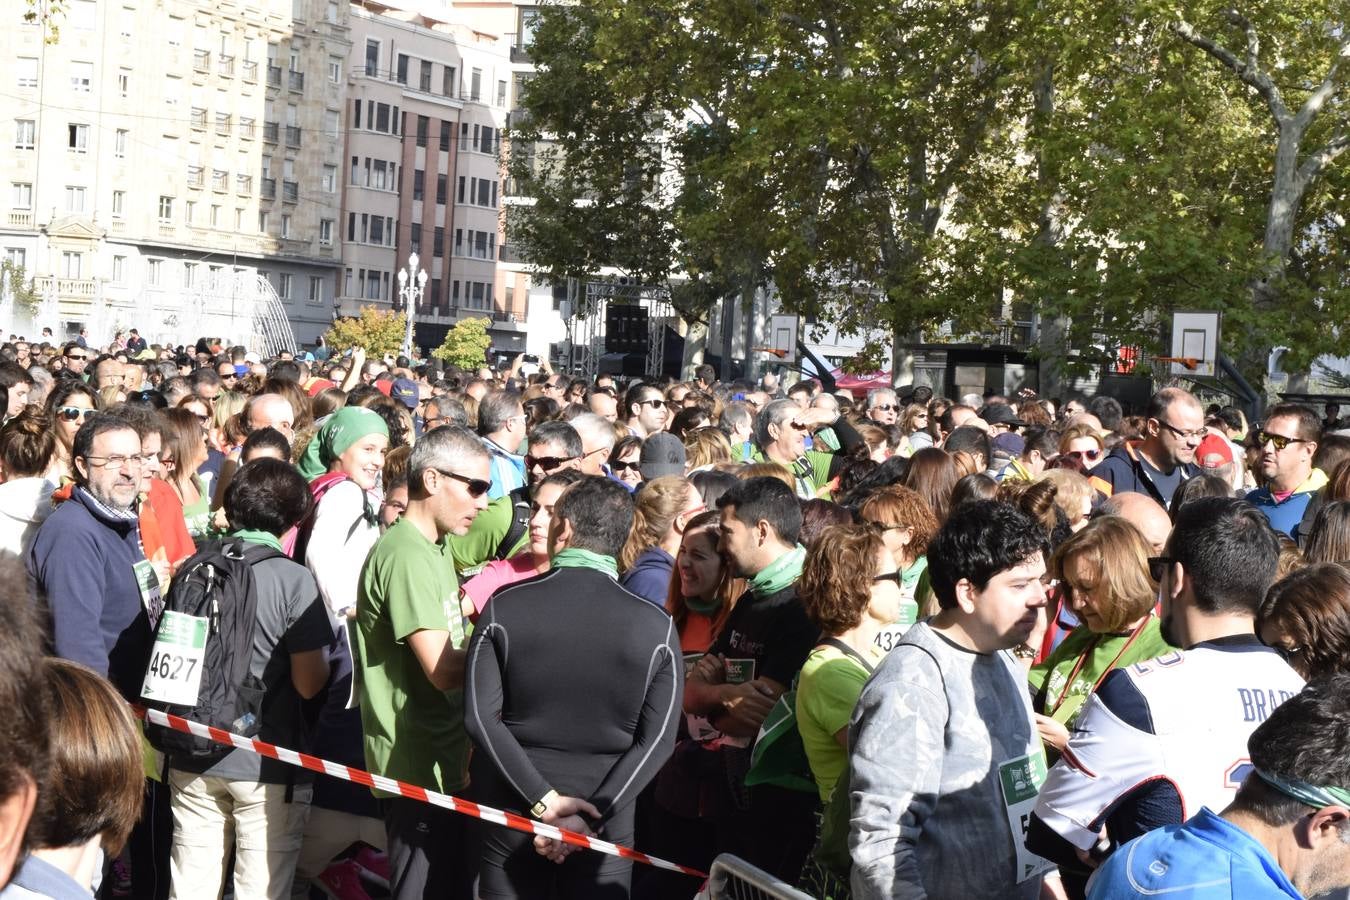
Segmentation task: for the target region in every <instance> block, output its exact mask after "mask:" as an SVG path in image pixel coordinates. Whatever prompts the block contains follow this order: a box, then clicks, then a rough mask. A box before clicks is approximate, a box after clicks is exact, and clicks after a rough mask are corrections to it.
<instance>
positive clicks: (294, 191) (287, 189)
mask: <svg viewBox="0 0 1350 900" xmlns="http://www.w3.org/2000/svg"><path fill="white" fill-rule="evenodd" d="M281 199H282V200H284V201H286V202H287V203H297V202H299V200H300V185H299V184H298V183H297V182H294V181H283V182H282V183H281Z"/></svg>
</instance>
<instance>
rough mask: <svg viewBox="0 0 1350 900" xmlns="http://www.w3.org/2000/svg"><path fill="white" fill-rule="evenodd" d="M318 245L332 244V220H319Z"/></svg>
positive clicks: (328, 245) (329, 245) (327, 245)
mask: <svg viewBox="0 0 1350 900" xmlns="http://www.w3.org/2000/svg"><path fill="white" fill-rule="evenodd" d="M319 245H320V246H323V247H331V246H333V220H332V219H320V220H319Z"/></svg>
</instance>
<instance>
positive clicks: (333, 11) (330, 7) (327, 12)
mask: <svg viewBox="0 0 1350 900" xmlns="http://www.w3.org/2000/svg"><path fill="white" fill-rule="evenodd" d="M323 20H324V21H325V22H327V23H328V24H329V25H336V24H338V5H337V3H335V2H333V0H328V3H327V4H325V6H324V11H323Z"/></svg>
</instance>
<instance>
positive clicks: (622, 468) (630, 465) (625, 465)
mask: <svg viewBox="0 0 1350 900" xmlns="http://www.w3.org/2000/svg"><path fill="white" fill-rule="evenodd" d="M640 465H641V463H635V462H624V461H623V460H621V459H620V460H615V461H614V462H612V463H610V464H609V467H610V469H611V470H612V471H614V472H627V471H628V470H629V469H632V470H633V471H634V472H636V471H638V467H639V466H640Z"/></svg>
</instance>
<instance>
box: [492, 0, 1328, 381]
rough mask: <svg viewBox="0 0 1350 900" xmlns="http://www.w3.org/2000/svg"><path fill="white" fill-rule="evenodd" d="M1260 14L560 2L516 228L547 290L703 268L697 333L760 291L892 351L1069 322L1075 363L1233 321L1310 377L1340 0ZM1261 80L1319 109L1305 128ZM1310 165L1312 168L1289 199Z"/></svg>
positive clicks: (524, 134)
mask: <svg viewBox="0 0 1350 900" xmlns="http://www.w3.org/2000/svg"><path fill="white" fill-rule="evenodd" d="M1247 15H1248V16H1250V20H1248V19H1243V18H1242V17H1241V16H1240V15H1237V14H1236V13H1234V12H1232V11H1231V10H1230V5H1229V4H1226V3H1220V2H1218V0H1185V2H1183V0H1128V2H1127V0H1100V2H1092V3H1086V2H1083V0H980V2H974V0H915V2H907V3H901V4H883V5H877V4H869V3H860V2H856V0H846V2H843V3H830V4H821V3H808V2H805V0H754V2H751V0H638V2H633V0H588V2H587V3H586V4H584V5H562V4H550V5H547V6H545V7H544V9H543V13H542V15H541V20H540V25H539V29H538V31H537V33H536V40H535V44H534V45H533V47H532V49H531V52H532V54H533V57H534V59H535V61H536V62H537V63H538V65H539V73H538V74H537V75H536V76H535V77H534V78H533V80H532V81H531V82H530V84H529V87H528V89H527V91H526V94H525V97H524V107H525V110H524V112H525V117H524V119H523V120H521V119H519V118H517V120H516V121H514V122H513V128H512V137H513V140H515V141H516V144H515V146H516V147H517V150H516V151H513V153H514V156H513V159H512V160H511V172H512V175H513V177H514V178H515V179H516V180H517V181H518V182H519V183H520V185H521V188H522V190H521V193H523V194H526V195H529V196H534V197H537V198H538V202H537V203H536V204H535V205H533V206H521V207H517V208H513V211H512V218H510V219H509V220H508V231H509V234H510V235H511V239H512V240H513V241H516V242H517V243H519V244H520V246H521V248H522V250H523V252H524V253H525V256H526V258H528V259H530V260H531V261H533V262H534V263H535V264H536V265H537V266H538V267H539V269H540V270H541V271H542V272H544V273H545V274H547V275H549V276H552V277H555V278H561V277H582V278H584V277H593V274H594V273H595V272H597V271H598V270H599V269H601V268H602V267H604V266H616V267H617V268H619V269H620V270H621V271H624V272H626V273H628V274H630V275H633V276H635V277H637V278H639V279H640V280H644V281H665V280H669V279H675V278H677V276H678V278H687V279H688V282H687V284H685V285H684V286H683V287H681V288H680V289H679V290H678V291H676V292H675V296H676V301H677V304H678V305H679V306H678V308H679V309H680V310H681V312H682V313H683V314H685V315H686V318H690V317H695V318H697V317H700V316H703V315H705V314H706V310H707V309H708V308H710V306H711V305H712V304H713V303H715V302H716V301H717V299H718V298H720V297H724V296H729V295H732V294H737V293H740V294H742V295H744V294H745V293H746V292H748V290H750V289H751V288H753V287H755V286H758V285H772V287H773V288H774V289H775V290H776V292H777V293H778V296H779V298H780V299H781V300H782V302H783V303H784V304H785V305H786V306H787V307H788V308H789V309H791V310H792V311H795V312H798V313H801V314H803V315H805V316H807V317H809V318H812V319H814V320H815V321H820V322H829V323H830V324H832V325H836V326H838V327H839V328H840V329H841V330H842V331H844V332H845V333H849V332H852V333H862V332H865V331H867V330H870V329H875V328H878V327H881V328H884V329H886V331H887V332H889V333H890V334H891V335H893V336H894V337H895V338H896V339H897V341H912V340H916V339H918V338H919V337H920V336H921V335H923V334H924V333H927V334H929V335H931V334H933V333H934V331H935V330H936V329H937V328H938V327H939V326H943V327H949V328H950V331H951V332H952V333H954V334H958V335H974V336H979V335H987V334H990V333H992V332H994V331H996V330H997V327H998V325H999V323H1000V320H1003V319H1005V318H1015V319H1028V318H1031V317H1032V315H1033V313H1038V314H1039V315H1040V316H1041V317H1042V318H1043V319H1054V320H1056V321H1059V322H1063V323H1065V326H1066V328H1065V338H1064V345H1063V346H1058V347H1045V348H1043V349H1044V350H1045V351H1046V352H1047V353H1050V354H1054V355H1056V356H1058V357H1060V358H1061V363H1060V365H1061V366H1062V367H1065V368H1070V369H1072V368H1075V367H1076V368H1078V369H1080V370H1081V369H1089V368H1094V367H1096V366H1097V365H1099V364H1100V362H1101V361H1102V360H1104V359H1107V358H1109V357H1110V356H1111V355H1112V354H1113V353H1114V351H1115V350H1116V349H1117V348H1119V347H1121V346H1124V345H1130V346H1137V347H1140V348H1141V349H1142V350H1143V352H1144V354H1145V356H1147V355H1149V354H1158V353H1161V352H1162V351H1163V349H1164V343H1165V341H1166V340H1167V337H1168V334H1169V333H1170V324H1169V316H1170V314H1171V312H1173V311H1174V310H1178V309H1218V310H1220V311H1221V312H1222V313H1223V315H1224V333H1223V338H1224V345H1225V346H1224V350H1225V352H1227V353H1228V355H1230V356H1234V357H1237V358H1240V359H1245V360H1246V361H1248V362H1249V363H1250V362H1251V361H1253V360H1259V359H1260V358H1262V357H1263V355H1264V351H1265V350H1266V349H1268V348H1269V347H1270V346H1272V345H1286V346H1290V347H1292V348H1294V349H1293V350H1291V353H1292V357H1291V359H1293V360H1294V361H1295V363H1296V364H1306V363H1307V362H1308V361H1309V360H1311V359H1312V358H1313V357H1315V356H1316V355H1318V354H1319V353H1323V352H1326V351H1328V350H1332V349H1335V346H1336V342H1337V335H1336V333H1335V330H1334V329H1330V328H1316V327H1310V323H1312V322H1315V321H1319V320H1321V321H1332V322H1340V321H1344V320H1345V319H1346V318H1350V283H1347V280H1346V278H1345V275H1344V273H1345V272H1346V271H1347V268H1350V266H1348V265H1347V264H1348V263H1350V259H1347V253H1348V252H1350V247H1348V246H1347V241H1348V240H1350V235H1347V234H1346V225H1345V221H1344V219H1343V218H1342V214H1341V211H1342V210H1344V208H1345V200H1346V196H1347V193H1348V192H1350V176H1348V175H1347V173H1346V171H1345V167H1344V166H1343V165H1340V166H1338V165H1335V164H1334V163H1335V160H1336V156H1337V154H1339V153H1340V151H1341V150H1342V149H1345V148H1346V147H1347V146H1350V137H1347V133H1348V131H1350V102H1347V99H1350V98H1347V96H1346V94H1347V88H1346V85H1345V80H1346V78H1345V74H1344V73H1343V72H1341V71H1340V69H1339V67H1338V66H1337V61H1338V60H1340V59H1341V58H1342V57H1343V56H1345V55H1350V47H1346V46H1343V44H1344V42H1345V40H1346V34H1347V27H1346V26H1347V23H1346V21H1345V10H1344V6H1343V4H1339V3H1332V2H1330V0H1290V2H1286V3H1282V4H1264V5H1259V8H1257V9H1253V10H1251V11H1249V12H1247ZM1310 23H1314V24H1310ZM1188 29H1189V30H1188ZM1194 34H1199V35H1202V36H1204V37H1205V38H1206V39H1208V40H1210V41H1211V42H1213V45H1214V46H1220V47H1222V48H1227V49H1228V50H1230V51H1231V52H1232V53H1233V54H1234V55H1235V58H1236V59H1237V60H1238V61H1239V66H1238V69H1240V70H1241V71H1236V70H1235V69H1234V67H1232V66H1229V65H1226V64H1225V63H1224V62H1223V60H1222V58H1221V54H1220V55H1216V54H1215V53H1214V52H1210V51H1209V50H1207V49H1205V46H1204V45H1203V44H1202V43H1200V42H1197V41H1196V40H1195V39H1194V38H1193V36H1192V35H1194ZM1249 47H1251V48H1254V49H1253V51H1252V57H1251V59H1248V58H1247V55H1248V52H1249ZM1252 73H1264V74H1265V75H1266V76H1268V77H1269V80H1270V81H1271V83H1273V84H1275V85H1276V86H1277V87H1278V90H1279V92H1280V94H1281V96H1282V98H1283V103H1284V105H1285V107H1287V109H1288V111H1289V112H1290V114H1291V117H1292V114H1294V113H1299V111H1300V110H1303V114H1302V115H1301V116H1300V122H1301V124H1300V126H1299V127H1300V128H1301V129H1302V130H1301V131H1299V133H1297V134H1295V133H1294V132H1293V131H1291V128H1290V126H1289V124H1288V123H1285V124H1281V121H1280V119H1279V116H1277V115H1276V114H1275V107H1274V106H1273V104H1272V103H1271V101H1270V99H1269V97H1268V96H1266V94H1265V93H1263V92H1262V91H1261V90H1258V89H1257V88H1256V87H1255V86H1254V85H1253V80H1254V79H1255V76H1254V75H1253V74H1252ZM1319 93H1320V94H1321V95H1322V100H1321V101H1320V102H1316V103H1313V102H1312V101H1313V99H1314V98H1316V97H1318V96H1319ZM544 138H548V139H549V142H548V143H536V144H534V145H533V149H532V150H530V149H529V142H531V141H543V139H544ZM1281 147H1283V148H1284V151H1285V154H1284V156H1279V155H1278V154H1277V151H1278V150H1279V149H1280V148H1281ZM1291 160H1292V165H1293V166H1295V167H1298V166H1305V168H1306V167H1308V166H1311V167H1313V168H1312V169H1310V170H1309V174H1308V177H1306V178H1303V179H1301V180H1300V181H1298V182H1297V183H1295V184H1293V185H1292V189H1291V184H1290V183H1288V179H1287V177H1286V176H1287V175H1288V173H1289V171H1290V161H1291ZM1314 163H1316V164H1317V165H1315V166H1314ZM1305 164H1306V165H1305ZM1282 173H1283V174H1282ZM1281 178H1284V179H1285V180H1284V181H1281ZM1286 210H1287V211H1289V215H1288V216H1284V218H1283V219H1281V216H1282V215H1283V214H1284V211H1286ZM869 351H870V353H869V355H870V356H872V357H876V356H879V355H880V354H881V353H882V351H883V348H882V347H880V346H877V347H871V348H869ZM1065 361H1067V362H1065ZM1075 361H1076V362H1075Z"/></svg>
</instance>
